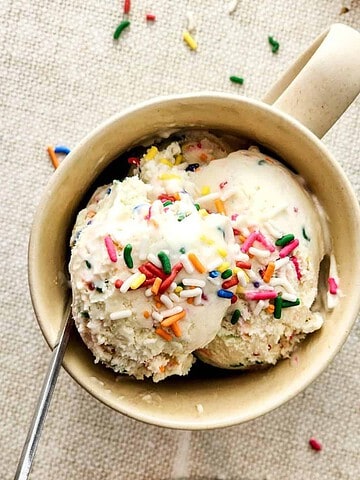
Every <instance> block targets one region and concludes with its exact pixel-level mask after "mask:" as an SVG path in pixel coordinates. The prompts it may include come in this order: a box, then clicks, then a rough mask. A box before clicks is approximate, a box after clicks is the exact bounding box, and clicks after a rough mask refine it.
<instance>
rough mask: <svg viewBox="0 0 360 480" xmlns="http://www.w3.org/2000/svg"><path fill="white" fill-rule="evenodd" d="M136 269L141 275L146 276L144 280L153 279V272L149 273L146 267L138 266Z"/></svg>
mask: <svg viewBox="0 0 360 480" xmlns="http://www.w3.org/2000/svg"><path fill="white" fill-rule="evenodd" d="M138 269H139V271H140V272H141V273H143V274H144V275H145V276H146V278H153V277H154V274H153V272H151V271H150V270H149V269H148V268H146V265H140V266H139V267H138ZM154 278H155V277H154Z"/></svg>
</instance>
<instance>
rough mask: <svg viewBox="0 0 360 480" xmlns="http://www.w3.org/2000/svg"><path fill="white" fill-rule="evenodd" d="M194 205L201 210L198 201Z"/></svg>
mask: <svg viewBox="0 0 360 480" xmlns="http://www.w3.org/2000/svg"><path fill="white" fill-rule="evenodd" d="M194 205H195V208H196V210H197V211H199V210H200V205H199V204H198V203H194Z"/></svg>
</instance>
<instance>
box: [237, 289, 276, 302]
mask: <svg viewBox="0 0 360 480" xmlns="http://www.w3.org/2000/svg"><path fill="white" fill-rule="evenodd" d="M276 297H277V292H275V290H253V291H250V292H245V298H246V300H270V299H271V298H276Z"/></svg>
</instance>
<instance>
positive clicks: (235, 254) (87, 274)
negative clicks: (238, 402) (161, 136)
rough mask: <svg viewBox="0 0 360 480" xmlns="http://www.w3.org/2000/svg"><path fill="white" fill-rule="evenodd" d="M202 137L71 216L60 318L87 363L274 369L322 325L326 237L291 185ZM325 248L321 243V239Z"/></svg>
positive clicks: (285, 175)
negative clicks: (68, 286)
mask: <svg viewBox="0 0 360 480" xmlns="http://www.w3.org/2000/svg"><path fill="white" fill-rule="evenodd" d="M229 151H230V148H229V146H228V145H226V144H225V143H224V142H222V141H221V140H219V139H217V138H216V137H213V136H212V135H210V134H206V135H204V134H203V133H197V134H196V133H195V134H190V135H189V136H187V137H186V139H185V140H184V139H182V140H181V141H178V142H171V143H170V142H168V145H167V146H166V147H164V149H163V150H160V151H159V150H158V148H157V147H155V146H152V147H151V148H149V149H148V150H147V152H146V153H145V154H144V156H143V157H142V158H141V159H134V158H131V159H130V163H132V164H134V165H135V169H134V171H133V174H134V175H133V176H130V177H127V178H126V179H125V180H124V181H122V182H120V181H114V182H113V183H112V184H110V185H107V186H105V187H102V188H100V189H98V190H97V191H96V192H95V194H94V195H93V197H92V199H91V200H90V202H89V204H88V206H87V207H86V208H85V209H84V210H82V211H81V212H80V213H79V215H78V218H77V221H76V224H75V227H74V231H73V235H72V239H71V247H72V254H71V260H70V265H69V270H70V274H71V283H72V290H73V314H74V318H75V323H76V325H77V328H78V330H79V332H80V334H81V336H82V338H83V340H84V342H85V343H86V345H87V346H88V347H89V348H90V349H91V351H92V352H93V354H94V356H95V359H96V361H101V362H103V363H104V364H105V365H107V366H109V367H111V368H113V369H114V370H115V371H116V372H120V373H126V374H129V375H133V376H134V377H136V378H138V379H142V378H144V377H152V378H153V380H154V381H159V380H162V379H164V378H166V377H168V376H169V375H173V374H177V375H185V374H187V373H188V371H189V369H190V367H191V365H192V363H193V362H194V361H195V357H194V353H195V354H196V356H197V357H198V358H200V359H201V360H203V361H205V362H207V363H210V364H213V365H216V366H219V367H223V368H244V367H245V368H246V367H251V366H252V365H254V364H257V363H270V364H271V363H275V362H276V361H277V360H278V359H279V358H282V357H285V356H288V355H289V354H290V353H291V351H292V350H293V348H294V346H295V344H296V343H297V342H298V341H300V340H301V339H302V338H303V337H304V336H305V335H306V334H307V333H309V332H312V331H314V330H316V329H318V328H320V327H321V325H322V322H323V319H322V317H321V315H320V313H319V312H312V310H311V307H312V304H313V302H314V299H315V298H316V295H317V282H318V271H319V264H320V261H321V259H322V257H323V256H324V254H325V252H327V251H328V250H329V245H327V244H326V239H327V235H326V231H325V229H326V227H325V225H324V221H323V218H322V216H321V214H320V213H319V212H320V207H318V205H317V204H316V201H315V200H314V199H313V197H312V196H311V195H310V194H309V193H308V192H307V191H306V189H305V188H304V185H303V184H302V183H301V181H299V179H298V178H297V177H296V176H295V175H293V174H292V173H290V172H289V170H287V169H286V168H285V167H283V166H282V165H281V164H280V163H279V162H277V161H275V160H273V159H271V158H270V157H268V156H266V155H263V154H261V153H260V152H259V151H258V150H257V149H250V150H242V151H236V152H234V153H230V154H228V153H229ZM324 239H325V240H324Z"/></svg>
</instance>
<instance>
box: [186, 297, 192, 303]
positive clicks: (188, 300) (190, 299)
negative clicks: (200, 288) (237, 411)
mask: <svg viewBox="0 0 360 480" xmlns="http://www.w3.org/2000/svg"><path fill="white" fill-rule="evenodd" d="M186 301H187V303H188V304H189V305H192V304H193V303H194V297H189V298H187V299H186Z"/></svg>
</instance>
